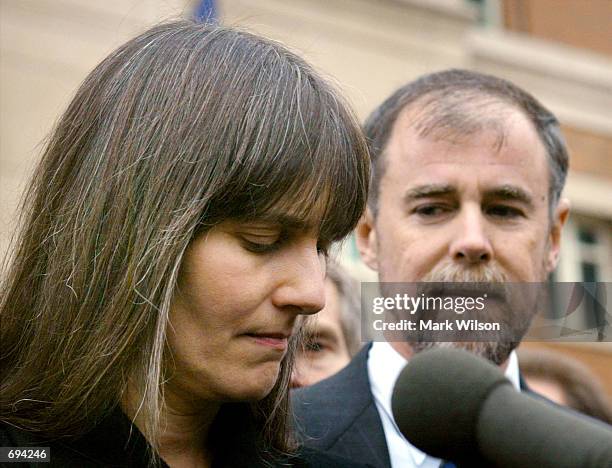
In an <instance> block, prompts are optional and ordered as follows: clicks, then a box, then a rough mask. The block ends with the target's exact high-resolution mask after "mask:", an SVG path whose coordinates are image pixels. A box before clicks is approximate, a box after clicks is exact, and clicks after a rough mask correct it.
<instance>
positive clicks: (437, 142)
mask: <svg viewBox="0 0 612 468" xmlns="http://www.w3.org/2000/svg"><path fill="white" fill-rule="evenodd" d="M386 157H387V158H388V159H389V160H390V163H392V162H393V160H397V161H398V162H402V161H408V162H409V164H410V165H417V166H420V165H432V164H444V163H453V162H460V163H461V164H465V165H469V164H474V165H493V166H494V165H500V164H502V165H504V164H508V165H513V166H524V167H525V168H528V169H529V170H534V169H538V168H541V169H546V165H547V158H546V150H545V148H544V145H543V143H542V141H541V140H540V138H539V136H538V134H537V133H536V131H535V129H534V128H533V125H532V124H531V122H530V121H529V120H528V119H527V118H526V117H525V116H524V115H523V114H522V113H521V112H520V111H518V110H516V111H515V110H511V111H510V112H509V113H506V114H505V115H504V116H503V117H502V116H500V118H499V120H491V119H488V120H487V121H486V122H483V124H482V126H481V127H479V128H477V129H475V128H472V129H471V131H469V132H468V131H466V132H462V131H461V129H460V128H459V127H458V128H456V129H455V128H443V129H438V130H432V131H430V132H427V133H425V134H423V132H422V131H421V130H420V129H419V128H418V126H417V125H416V123H415V121H414V116H412V115H411V113H410V112H407V113H404V114H402V115H400V116H399V118H398V121H397V122H396V125H395V126H394V129H393V132H392V135H391V138H390V140H389V144H388V145H387V151H386Z"/></svg>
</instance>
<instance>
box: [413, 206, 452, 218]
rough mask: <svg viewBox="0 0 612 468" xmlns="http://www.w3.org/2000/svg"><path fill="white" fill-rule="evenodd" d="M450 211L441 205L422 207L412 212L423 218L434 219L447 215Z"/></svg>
mask: <svg viewBox="0 0 612 468" xmlns="http://www.w3.org/2000/svg"><path fill="white" fill-rule="evenodd" d="M449 211H450V209H449V208H448V207H447V206H443V205H422V206H419V207H417V208H415V210H414V212H415V213H416V214H418V215H419V216H423V217H436V216H440V215H443V214H445V213H448V212H449Z"/></svg>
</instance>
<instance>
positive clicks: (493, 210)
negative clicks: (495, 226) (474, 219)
mask: <svg viewBox="0 0 612 468" xmlns="http://www.w3.org/2000/svg"><path fill="white" fill-rule="evenodd" d="M487 214H488V215H490V216H495V217H498V218H507V219H511V218H518V217H519V216H523V212H522V211H521V210H519V209H518V208H514V207H512V206H507V205H494V206H491V207H489V208H488V209H487Z"/></svg>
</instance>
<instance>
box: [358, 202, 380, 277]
mask: <svg viewBox="0 0 612 468" xmlns="http://www.w3.org/2000/svg"><path fill="white" fill-rule="evenodd" d="M355 240H356V241H357V248H358V249H359V253H360V254H361V259H362V260H363V262H364V263H365V264H366V265H367V266H369V267H370V268H371V269H372V270H374V271H378V243H377V239H376V224H375V219H374V214H373V213H372V210H371V209H370V208H369V207H368V208H367V209H366V211H365V213H364V214H363V216H362V217H361V219H360V220H359V223H357V229H356V230H355Z"/></svg>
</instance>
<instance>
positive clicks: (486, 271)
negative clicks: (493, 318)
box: [410, 264, 518, 365]
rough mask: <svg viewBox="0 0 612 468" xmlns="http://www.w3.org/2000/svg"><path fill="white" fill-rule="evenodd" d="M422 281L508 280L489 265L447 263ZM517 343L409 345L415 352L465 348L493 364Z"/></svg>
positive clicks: (426, 342) (417, 343)
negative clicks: (474, 265) (467, 267)
mask: <svg viewBox="0 0 612 468" xmlns="http://www.w3.org/2000/svg"><path fill="white" fill-rule="evenodd" d="M422 281H423V282H436V283H462V282H470V283H504V282H507V281H508V278H507V276H506V275H505V274H504V273H503V272H501V271H499V270H498V269H496V268H494V267H491V266H478V267H474V268H470V269H466V268H463V267H457V266H456V265H452V264H449V265H445V266H443V267H442V268H440V269H438V270H433V271H431V272H430V273H428V274H427V275H426V276H425V277H424V278H423V280H422ZM517 345H518V342H508V341H469V342H460V341H457V342H435V341H434V342H432V341H422V342H413V343H410V346H411V347H412V349H413V351H414V352H416V353H418V352H420V351H424V350H426V349H431V348H456V349H465V350H466V351H469V352H471V353H473V354H475V355H477V356H480V357H483V358H485V359H487V360H489V361H491V362H492V363H494V364H495V365H500V364H502V363H504V362H505V361H506V360H507V359H508V357H509V356H510V353H511V352H512V351H513V350H514V349H515V348H516V346H517Z"/></svg>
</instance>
